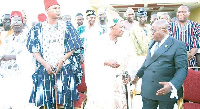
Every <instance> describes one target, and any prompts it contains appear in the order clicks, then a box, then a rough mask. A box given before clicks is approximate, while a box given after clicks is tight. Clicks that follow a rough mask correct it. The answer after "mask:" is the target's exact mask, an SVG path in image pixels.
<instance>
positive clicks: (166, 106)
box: [142, 97, 177, 109]
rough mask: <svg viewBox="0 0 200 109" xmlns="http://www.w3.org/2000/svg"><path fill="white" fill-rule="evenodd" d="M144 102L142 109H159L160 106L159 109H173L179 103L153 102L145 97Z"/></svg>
mask: <svg viewBox="0 0 200 109" xmlns="http://www.w3.org/2000/svg"><path fill="white" fill-rule="evenodd" d="M142 101H143V108H142V109H157V107H158V106H159V109H173V108H174V104H175V103H176V102H177V101H159V100H151V99H148V98H144V97H142Z"/></svg>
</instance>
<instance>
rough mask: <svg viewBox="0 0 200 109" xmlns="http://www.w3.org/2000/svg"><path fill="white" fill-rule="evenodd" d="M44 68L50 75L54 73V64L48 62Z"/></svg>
mask: <svg viewBox="0 0 200 109" xmlns="http://www.w3.org/2000/svg"><path fill="white" fill-rule="evenodd" d="M44 68H45V69H46V71H47V73H48V74H49V75H52V74H53V73H54V72H53V66H51V65H50V64H48V63H46V64H45V66H44Z"/></svg>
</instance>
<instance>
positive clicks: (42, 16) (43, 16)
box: [38, 13, 47, 22]
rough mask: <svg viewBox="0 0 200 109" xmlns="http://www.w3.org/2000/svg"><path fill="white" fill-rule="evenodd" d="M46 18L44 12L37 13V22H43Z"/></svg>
mask: <svg viewBox="0 0 200 109" xmlns="http://www.w3.org/2000/svg"><path fill="white" fill-rule="evenodd" d="M46 20H47V16H46V15H45V14H44V13H41V14H39V15H38V21H39V22H44V21H46Z"/></svg>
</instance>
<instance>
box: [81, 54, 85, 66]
mask: <svg viewBox="0 0 200 109" xmlns="http://www.w3.org/2000/svg"><path fill="white" fill-rule="evenodd" d="M80 57H81V59H80V61H81V64H82V63H84V60H85V59H84V56H83V55H82V54H80Z"/></svg>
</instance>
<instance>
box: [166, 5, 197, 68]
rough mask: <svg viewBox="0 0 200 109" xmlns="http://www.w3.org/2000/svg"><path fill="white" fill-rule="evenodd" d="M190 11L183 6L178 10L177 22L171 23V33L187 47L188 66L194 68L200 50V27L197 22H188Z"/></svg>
mask: <svg viewBox="0 0 200 109" xmlns="http://www.w3.org/2000/svg"><path fill="white" fill-rule="evenodd" d="M189 15H190V9H189V8H188V6H186V5H182V6H180V7H179V8H178V10H177V18H178V20H177V21H173V22H171V23H170V26H169V31H170V33H171V34H172V36H173V37H174V38H176V39H178V40H180V41H183V42H185V44H186V46H187V58H188V66H189V67H194V66H196V64H197V61H196V52H197V50H198V48H199V37H200V25H199V24H198V23H197V22H194V21H191V20H188V17H189Z"/></svg>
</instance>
